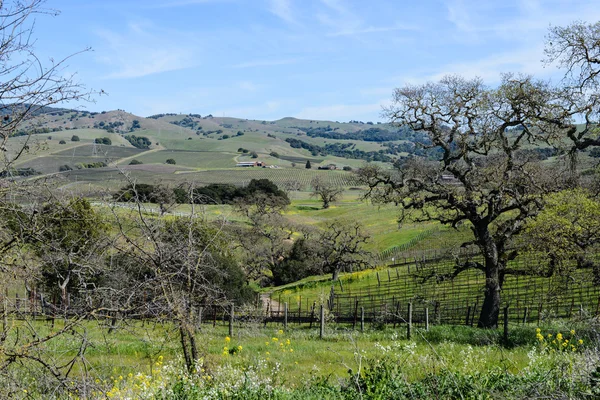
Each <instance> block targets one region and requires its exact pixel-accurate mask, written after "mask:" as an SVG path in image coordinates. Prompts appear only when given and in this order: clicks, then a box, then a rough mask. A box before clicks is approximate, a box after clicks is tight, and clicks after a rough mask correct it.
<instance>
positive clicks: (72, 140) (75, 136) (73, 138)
mask: <svg viewBox="0 0 600 400" xmlns="http://www.w3.org/2000/svg"><path fill="white" fill-rule="evenodd" d="M71 142H79V136H77V135H73V136H71Z"/></svg>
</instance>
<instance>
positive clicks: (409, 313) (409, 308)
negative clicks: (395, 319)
mask: <svg viewBox="0 0 600 400" xmlns="http://www.w3.org/2000/svg"><path fill="white" fill-rule="evenodd" d="M412 310H413V306H412V303H408V323H407V324H406V340H410V337H411V333H412V332H411V330H412Z"/></svg>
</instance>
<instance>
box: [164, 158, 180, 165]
mask: <svg viewBox="0 0 600 400" xmlns="http://www.w3.org/2000/svg"><path fill="white" fill-rule="evenodd" d="M165 163H167V164H171V165H175V164H177V162H176V161H175V160H174V159H173V158H168V159H167V161H165Z"/></svg>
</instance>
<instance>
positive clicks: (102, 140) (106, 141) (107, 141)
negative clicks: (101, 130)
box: [94, 137, 112, 146]
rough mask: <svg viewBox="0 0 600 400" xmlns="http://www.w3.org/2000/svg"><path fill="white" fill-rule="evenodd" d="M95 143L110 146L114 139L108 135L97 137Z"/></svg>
mask: <svg viewBox="0 0 600 400" xmlns="http://www.w3.org/2000/svg"><path fill="white" fill-rule="evenodd" d="M94 143H97V144H104V145H107V146H110V145H112V140H110V138H108V137H103V138H96V140H94Z"/></svg>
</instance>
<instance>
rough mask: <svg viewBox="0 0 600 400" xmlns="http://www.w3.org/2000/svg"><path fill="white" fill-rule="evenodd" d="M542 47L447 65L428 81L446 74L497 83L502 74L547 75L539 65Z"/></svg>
mask: <svg viewBox="0 0 600 400" xmlns="http://www.w3.org/2000/svg"><path fill="white" fill-rule="evenodd" d="M542 57H543V46H541V45H540V46H538V47H535V48H530V49H524V50H514V51H510V52H506V53H500V54H494V55H491V56H489V57H484V58H482V59H479V60H474V61H468V62H460V63H454V64H449V65H446V66H443V67H441V71H440V72H438V73H435V74H433V75H431V76H429V79H430V80H434V81H435V80H439V79H440V78H442V77H443V76H444V75H447V74H460V75H462V76H464V77H467V78H474V77H480V78H482V79H483V81H484V82H490V83H493V82H498V81H500V77H501V74H502V73H504V72H519V73H524V74H531V75H535V76H544V75H549V74H550V73H551V72H552V71H551V70H549V69H545V68H544V66H543V64H542V63H541V59H542Z"/></svg>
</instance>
